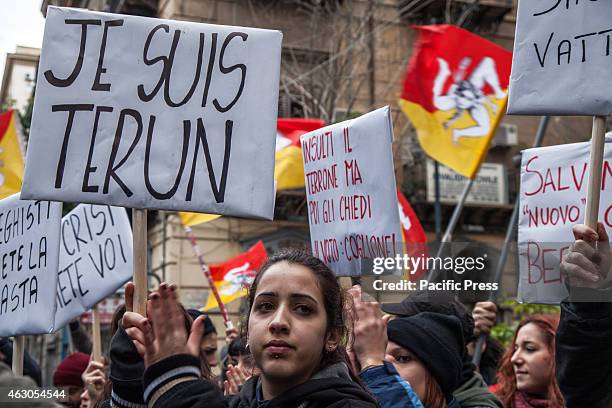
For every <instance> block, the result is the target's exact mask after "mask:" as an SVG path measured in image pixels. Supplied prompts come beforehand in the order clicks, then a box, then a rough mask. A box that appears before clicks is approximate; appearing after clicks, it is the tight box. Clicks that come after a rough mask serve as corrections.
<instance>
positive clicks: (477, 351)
mask: <svg viewBox="0 0 612 408" xmlns="http://www.w3.org/2000/svg"><path fill="white" fill-rule="evenodd" d="M549 121H550V116H542V118H541V119H540V125H539V126H538V132H537V133H536V137H535V140H534V142H533V147H540V146H542V140H543V139H544V135H545V134H546V129H547V128H548V122H549ZM519 207H520V200H519V197H517V198H516V201H515V202H514V209H513V210H512V215H511V216H510V221H509V222H508V228H507V229H506V238H505V239H504V246H503V248H502V252H501V255H500V257H499V260H498V261H497V267H496V269H495V278H494V280H493V282H498V283H500V284H501V276H502V273H503V270H504V267H505V266H506V260H507V259H508V253H509V252H510V245H511V244H512V241H513V237H514V232H515V228H516V226H517V223H518V216H519ZM500 286H501V285H499V286H498V289H497V290H496V291H491V292H490V293H489V301H490V302H495V301H496V300H497V294H498V293H499V287H500ZM486 340H487V335H486V334H484V333H483V334H481V335H480V336H478V340H477V341H476V347H475V348H474V355H473V356H472V363H474V365H475V366H476V367H478V366H479V365H480V359H481V358H482V352H483V350H482V347H483V346H484V343H485V341H486Z"/></svg>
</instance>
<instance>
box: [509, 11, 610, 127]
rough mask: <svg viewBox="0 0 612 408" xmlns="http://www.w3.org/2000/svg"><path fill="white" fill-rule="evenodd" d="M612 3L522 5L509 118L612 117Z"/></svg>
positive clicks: (514, 57)
mask: <svg viewBox="0 0 612 408" xmlns="http://www.w3.org/2000/svg"><path fill="white" fill-rule="evenodd" d="M611 15H612V2H611V1H609V0H589V1H578V0H576V1H569V0H566V1H561V0H547V1H543V0H541V1H534V0H520V1H519V7H518V16H517V23H516V36H515V40H514V55H513V61H512V75H511V78H510V96H509V101H508V113H510V114H526V115H550V114H553V115H589V116H590V115H604V116H607V115H611V114H612V92H610V83H611V82H612V71H611V70H610V62H611V61H612V21H611V20H610V16H611Z"/></svg>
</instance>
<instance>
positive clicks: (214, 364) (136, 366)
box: [0, 224, 612, 408]
mask: <svg viewBox="0 0 612 408" xmlns="http://www.w3.org/2000/svg"><path fill="white" fill-rule="evenodd" d="M574 235H575V239H576V242H575V243H574V244H573V245H572V247H571V248H570V249H569V250H568V251H567V253H566V255H565V257H564V259H563V261H562V264H561V270H562V273H563V275H564V276H565V278H566V284H567V287H568V290H569V293H570V298H569V299H568V300H567V301H565V302H563V303H562V305H561V314H560V316H556V315H532V316H529V317H527V318H526V319H525V320H523V321H521V322H520V323H519V325H518V328H517V329H516V331H515V333H514V335H513V337H512V341H511V343H510V345H509V347H506V348H504V347H502V346H501V344H499V343H497V342H496V341H495V340H494V339H493V338H492V337H490V336H489V337H488V340H487V341H486V342H485V344H484V346H483V355H482V358H481V359H480V363H479V365H478V366H475V365H474V364H473V363H472V354H473V353H474V351H475V350H474V347H475V344H476V339H477V337H478V336H480V335H488V334H489V333H490V331H491V327H492V326H493V325H494V324H495V322H496V315H497V307H496V305H495V304H494V303H492V302H479V303H477V304H476V305H475V306H473V308H472V309H471V310H469V309H468V308H467V307H466V306H465V305H464V304H462V303H461V302H459V301H458V300H456V299H454V298H446V299H442V300H440V299H437V301H431V299H429V298H427V294H426V293H418V294H413V295H411V296H410V297H409V298H407V299H405V300H404V301H402V302H400V303H394V304H382V305H381V304H379V303H377V302H375V301H372V299H368V298H367V295H366V294H365V293H362V292H361V288H360V287H359V286H353V287H352V288H351V289H349V290H348V291H345V290H344V289H342V288H341V286H340V284H339V283H338V280H337V279H336V277H335V276H334V274H333V273H332V272H331V270H330V269H329V268H328V267H327V266H326V265H325V264H324V263H322V262H321V261H320V260H319V259H317V258H315V257H313V256H311V255H310V254H308V253H307V252H304V251H301V250H284V251H281V252H279V253H277V254H274V255H272V256H271V257H270V258H269V260H268V261H267V263H266V264H265V265H264V266H263V267H262V268H261V270H260V272H259V273H258V275H257V276H256V278H255V281H254V282H253V284H252V286H251V288H250V291H249V296H248V305H249V307H248V313H246V315H245V321H244V322H243V325H242V333H239V332H238V331H237V330H230V331H227V332H226V339H225V340H226V343H225V347H223V348H222V350H217V344H218V343H219V341H218V334H217V330H216V328H215V326H214V325H213V323H212V321H211V319H210V318H209V317H207V316H205V315H203V314H202V313H201V312H200V311H197V310H185V309H184V308H183V307H182V305H181V304H180V303H179V301H178V297H177V288H176V286H175V285H173V284H168V283H162V284H161V285H160V286H159V288H158V289H157V290H156V291H154V292H152V293H151V294H150V295H149V298H148V301H147V316H146V317H143V316H141V315H140V314H137V313H135V312H134V311H133V308H132V306H133V305H132V303H133V292H134V287H133V285H132V284H131V283H130V284H128V285H127V287H126V291H125V299H126V302H125V304H124V305H122V306H121V307H120V308H119V309H118V310H117V311H116V313H115V315H114V317H113V322H112V327H111V334H112V339H111V342H110V346H109V350H110V351H109V354H108V356H107V357H104V358H103V359H102V361H94V360H92V359H91V358H90V356H89V354H90V353H91V343H90V342H89V340H88V339H87V337H86V336H85V335H84V332H83V330H82V328H79V325H78V324H72V325H71V332H72V334H73V339H76V340H75V347H76V348H77V350H79V351H78V352H75V353H73V354H71V355H70V356H68V357H67V358H66V359H65V360H64V361H62V362H61V364H60V365H59V366H58V367H57V369H56V370H55V372H54V375H53V385H54V386H56V387H62V388H63V389H66V390H67V394H68V395H67V398H64V399H63V400H62V404H63V405H65V406H70V407H82V408H85V407H125V408H135V407H136V408H137V407H145V406H147V407H152V408H158V407H159V408H161V407H177V408H183V407H185V408H187V407H202V408H216V407H230V408H233V407H237V408H256V407H257V408H290V407H296V408H298V407H299V408H323V407H332V408H336V407H337V408H339V407H364V408H368V407H372V408H374V407H383V408H396V407H407V408H444V407H446V408H468V407H470V408H498V407H499V408H503V407H506V408H564V407H567V408H583V407H588V408H610V407H612V385H611V384H612V347H609V345H608V344H607V342H606V340H609V339H612V303H609V302H606V300H607V299H610V296H609V295H610V292H612V285H611V284H610V280H611V279H612V273H610V272H611V271H612V250H610V247H609V244H608V236H607V234H606V231H605V229H604V228H603V226H602V225H601V224H600V225H599V227H598V230H597V231H593V230H591V229H589V228H588V227H586V226H584V225H577V226H575V227H574ZM594 242H597V245H594ZM576 293H580V294H581V295H582V296H587V297H588V298H589V299H591V300H592V301H591V302H589V303H583V302H573V301H572V294H576ZM582 299H584V297H582ZM599 300H601V301H599ZM11 357H12V344H11V342H10V341H9V340H7V339H2V340H1V341H0V360H1V361H3V362H0V387H20V388H24V387H30V388H31V387H36V386H40V385H41V375H40V369H39V368H38V366H37V364H36V362H35V361H34V360H32V359H31V358H30V357H29V356H27V355H26V357H25V361H24V375H25V377H16V376H13V375H12V373H11V371H10V368H9V366H10V362H11ZM214 373H220V374H219V375H215V374H214ZM28 406H33V407H35V406H41V407H42V406H56V404H55V403H54V402H40V403H36V404H29V405H28Z"/></svg>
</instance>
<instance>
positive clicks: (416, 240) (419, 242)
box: [397, 188, 428, 280]
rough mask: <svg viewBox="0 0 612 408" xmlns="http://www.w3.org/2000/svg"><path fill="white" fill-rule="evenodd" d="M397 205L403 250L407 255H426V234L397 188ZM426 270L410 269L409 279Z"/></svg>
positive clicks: (415, 277) (415, 256) (420, 274)
mask: <svg viewBox="0 0 612 408" xmlns="http://www.w3.org/2000/svg"><path fill="white" fill-rule="evenodd" d="M397 206H398V209H399V216H400V223H401V224H402V225H401V227H402V238H403V240H404V252H405V253H406V255H408V256H409V257H413V258H418V257H427V255H428V251H427V236H426V235H425V230H424V229H423V226H422V225H421V222H420V221H419V219H418V218H417V216H416V214H415V212H414V210H413V209H412V206H411V205H410V203H409V202H408V200H407V199H406V197H405V196H404V194H402V192H401V191H400V189H399V188H398V189H397ZM425 272H427V271H426V269H425V268H421V269H419V270H417V271H410V280H417V279H419V278H420V277H421V276H422V275H423V274H424V273H425Z"/></svg>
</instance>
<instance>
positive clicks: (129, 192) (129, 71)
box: [22, 7, 282, 219]
mask: <svg viewBox="0 0 612 408" xmlns="http://www.w3.org/2000/svg"><path fill="white" fill-rule="evenodd" d="M281 40H282V34H281V33H280V32H278V31H272V30H259V29H251V28H243V27H227V26H217V25H209V24H199V23H193V22H183V21H169V20H161V19H153V18H144V17H135V16H123V15H117V14H106V13H98V12H90V11H83V10H77V9H66V8H57V7H49V9H48V12H47V21H46V26H45V36H44V41H43V47H42V52H41V59H40V66H39V75H38V80H37V84H36V97H35V101H34V111H33V119H32V127H31V130H30V139H29V145H28V152H27V158H26V170H25V178H24V182H23V189H22V194H23V197H24V198H39V199H42V198H45V199H52V200H62V201H72V202H84V203H94V204H107V205H116V206H123V207H133V208H151V209H165V210H181V211H193V212H206V213H217V214H226V215H235V216H243V217H254V218H270V219H271V218H272V216H273V207H274V153H275V139H276V114H277V101H278V83H279V72H280V55H281Z"/></svg>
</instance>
